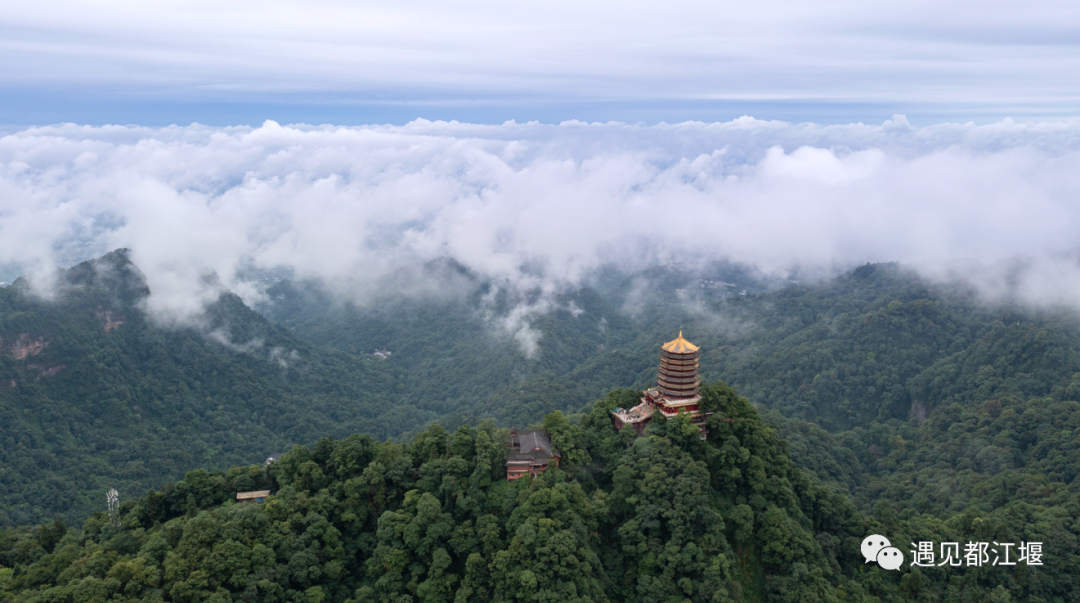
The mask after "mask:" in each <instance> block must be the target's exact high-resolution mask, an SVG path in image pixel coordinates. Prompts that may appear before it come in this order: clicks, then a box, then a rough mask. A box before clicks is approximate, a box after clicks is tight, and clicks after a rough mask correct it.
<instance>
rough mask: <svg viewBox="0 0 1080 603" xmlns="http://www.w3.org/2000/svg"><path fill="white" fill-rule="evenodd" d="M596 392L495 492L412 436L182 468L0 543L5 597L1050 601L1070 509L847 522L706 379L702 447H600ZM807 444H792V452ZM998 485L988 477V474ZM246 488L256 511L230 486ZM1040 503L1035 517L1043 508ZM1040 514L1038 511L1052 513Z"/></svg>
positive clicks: (1, 536)
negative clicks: (878, 556) (880, 563)
mask: <svg viewBox="0 0 1080 603" xmlns="http://www.w3.org/2000/svg"><path fill="white" fill-rule="evenodd" d="M638 395H639V392H635V391H631V390H617V391H614V392H612V393H611V394H610V395H608V396H607V397H606V398H604V399H603V400H600V401H598V402H597V403H596V404H595V405H594V407H593V409H592V410H591V411H590V412H589V413H587V414H584V415H581V416H579V417H573V418H572V419H573V420H568V418H566V417H564V416H563V415H562V413H559V412H556V413H552V414H550V415H548V416H547V417H546V418H545V420H544V422H543V427H544V428H545V429H546V430H547V431H548V432H549V433H550V434H551V436H552V441H553V443H555V444H556V445H557V446H559V447H560V450H561V453H562V462H561V463H560V467H559V468H555V467H551V468H549V469H548V471H547V472H545V473H544V474H543V475H542V476H540V477H538V478H535V479H532V478H528V477H526V478H523V479H519V480H517V481H515V482H508V481H506V479H505V472H504V468H503V466H502V462H501V460H502V459H503V458H505V454H506V443H505V442H506V441H507V430H506V429H499V428H497V427H496V426H495V424H494V422H491V421H488V422H485V423H482V424H481V425H479V426H476V427H466V426H461V427H459V428H457V429H456V430H455V431H454V432H453V433H449V432H447V431H446V430H445V429H443V428H442V427H441V426H439V425H433V426H431V427H429V428H428V429H426V430H424V431H423V432H421V433H419V434H418V435H417V436H416V437H415V438H414V439H413V440H412V441H411V442H410V443H409V444H408V445H400V444H394V443H391V442H386V443H379V442H377V441H375V440H374V439H372V438H371V437H369V436H364V435H354V436H350V437H349V438H347V439H345V440H337V441H335V440H333V439H331V438H324V439H322V440H319V441H318V442H317V443H316V444H315V445H314V446H313V447H312V448H310V449H309V448H306V447H303V446H297V447H294V448H293V449H292V450H291V451H290V452H289V453H288V454H286V455H285V456H284V457H282V458H281V459H280V460H278V461H277V462H275V463H273V464H271V465H270V466H269V467H268V468H263V467H261V466H257V465H256V466H250V467H234V468H232V469H230V470H228V471H223V472H207V471H205V470H197V471H193V472H190V473H188V474H187V475H186V476H185V477H184V479H183V480H181V481H179V482H177V483H175V484H169V485H167V486H165V487H164V488H162V489H160V490H157V491H153V492H150V493H149V494H147V495H146V496H145V497H142V498H139V499H135V500H128V501H126V502H125V503H124V504H123V505H121V507H120V509H119V510H118V512H117V514H116V516H115V517H111V516H109V515H108V514H106V513H103V512H99V513H97V514H95V515H94V516H93V517H92V518H91V519H89V520H87V521H86V522H85V523H84V525H83V527H82V529H69V528H67V527H66V526H65V525H64V524H63V523H62V522H60V521H56V522H53V523H49V524H45V525H42V526H39V527H37V528H18V529H9V530H7V531H4V532H0V563H2V564H3V565H4V566H5V568H6V569H3V570H0V599H3V600H11V601H71V602H82V601H106V600H122V601H159V600H167V601H231V600H241V601H324V600H331V601H379V602H384V601H386V602H389V601H418V602H427V601H455V602H460V603H464V602H465V601H480V602H483V601H567V602H574V601H592V602H600V601H643V602H644V601H711V602H725V601H765V600H768V601H904V600H920V601H976V600H990V601H994V602H1000V601H1013V600H1016V601H1021V600H1023V601H1067V600H1075V598H1076V596H1077V594H1080V578H1078V577H1077V576H1076V572H1075V571H1073V568H1074V567H1075V562H1076V560H1077V558H1076V553H1077V550H1076V536H1077V532H1078V530H1080V523H1077V522H1078V520H1080V504H1078V503H1077V500H1076V497H1075V495H1073V496H1068V495H1065V496H1057V497H1056V498H1055V497H1053V496H1051V497H1050V498H1047V499H1045V500H1042V501H1038V502H1036V503H1027V502H1019V501H1014V502H1012V503H1011V504H1007V505H1005V506H1004V507H1001V508H998V509H995V510H993V511H990V512H989V513H983V511H982V509H981V508H980V504H981V503H979V502H978V501H971V503H972V504H971V506H970V507H969V508H968V509H967V510H965V511H964V512H960V513H956V514H954V515H951V516H948V515H947V516H943V517H934V516H928V515H925V514H922V513H920V512H919V511H918V510H917V507H918V506H920V504H922V503H914V504H912V505H899V506H901V507H902V508H900V509H898V508H896V506H894V505H890V504H888V503H886V504H880V505H877V506H876V508H875V509H874V510H873V511H872V512H869V513H863V512H861V511H859V510H858V509H856V507H855V505H853V504H852V503H851V502H850V500H849V498H848V497H847V496H846V495H845V494H843V493H842V492H840V491H839V490H838V489H837V488H835V487H833V486H832V485H830V484H827V483H823V482H822V481H821V480H819V479H818V478H817V477H816V476H815V475H814V474H813V473H812V472H810V471H807V470H804V469H800V468H798V467H797V466H796V464H795V463H794V462H793V459H792V456H791V454H790V452H789V450H788V446H787V445H786V443H785V442H784V440H782V439H781V438H780V437H779V434H778V433H777V431H776V430H775V429H774V428H772V427H769V426H768V425H767V424H765V423H764V422H763V421H762V420H761V418H760V416H759V414H758V412H757V411H756V410H755V409H754V408H753V406H752V405H751V404H749V403H748V401H747V400H746V399H745V398H740V397H738V396H737V395H736V393H735V391H734V390H732V389H731V388H730V387H727V386H725V385H723V384H716V385H713V386H707V387H705V388H703V398H704V401H703V405H704V407H705V408H706V409H707V410H709V411H712V412H714V413H715V414H713V415H712V417H711V418H710V419H709V423H708V428H709V432H708V439H707V440H706V441H702V440H701V439H700V438H699V437H698V430H697V428H696V427H695V426H694V425H692V424H691V423H690V422H689V419H688V418H687V417H686V416H685V415H680V416H678V417H676V418H675V419H672V420H669V421H663V420H661V419H659V418H656V419H654V420H653V421H652V422H650V424H649V425H648V427H647V428H646V430H645V433H644V434H643V435H642V436H640V437H639V436H637V434H636V433H635V432H634V430H633V428H632V427H626V428H624V429H623V431H621V432H620V431H616V430H615V429H614V427H613V426H612V423H611V421H610V418H609V412H610V409H612V408H614V407H616V406H626V405H627V404H629V403H630V401H632V400H634V399H636V398H637V396H638ZM811 439H812V438H811ZM1006 480H1008V478H1006ZM252 488H268V489H271V490H272V491H273V492H274V495H273V496H271V497H270V498H269V499H268V500H267V501H266V502H265V503H262V504H255V503H236V502H234V500H233V499H234V496H235V493H236V492H237V491H246V490H249V489H252ZM1052 499H1053V500H1052ZM1055 502H1056V503H1059V504H1057V505H1055V506H1043V504H1040V503H1045V504H1046V505H1054V503H1055ZM870 533H888V534H891V535H893V537H894V541H895V542H903V543H906V542H907V541H908V539H909V538H910V539H912V540H918V539H926V538H941V539H955V540H957V541H960V542H964V541H970V540H980V541H981V540H1002V541H1008V540H1010V539H1012V540H1021V539H1025V540H1035V539H1036V538H1039V539H1042V540H1041V541H1042V542H1045V543H1046V546H1047V548H1048V553H1047V555H1046V558H1045V564H1044V565H1042V566H1028V565H1024V564H1020V565H1018V566H1016V567H1013V568H1008V569H1006V568H1000V567H996V568H995V567H963V566H962V567H944V568H928V569H919V568H907V567H905V568H903V570H902V571H897V572H889V571H886V570H884V569H882V568H880V567H877V566H876V565H869V566H868V565H866V564H865V563H864V560H863V558H862V556H861V555H860V554H859V545H860V542H861V540H862V539H863V537H864V536H865V535H867V534H870Z"/></svg>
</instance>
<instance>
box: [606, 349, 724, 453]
mask: <svg viewBox="0 0 1080 603" xmlns="http://www.w3.org/2000/svg"><path fill="white" fill-rule="evenodd" d="M699 349H700V348H698V346H696V345H694V344H692V343H690V342H689V341H687V340H685V339H683V336H682V331H679V336H678V337H676V338H675V339H673V340H671V341H669V342H667V343H665V344H664V345H663V346H661V347H660V370H659V371H658V373H657V376H656V387H652V388H649V389H647V390H645V392H644V393H643V395H642V396H641V403H640V404H638V405H637V406H635V407H633V408H630V409H623V408H616V409H615V410H613V411H611V420H612V423H614V425H615V429H622V428H623V426H625V425H633V426H634V429H636V430H637V432H638V433H639V434H640V433H641V432H642V431H643V430H644V429H645V424H646V423H648V422H649V419H651V418H652V416H653V413H654V412H656V411H659V412H660V414H661V415H663V416H664V418H666V419H670V418H672V417H674V416H675V415H677V414H679V412H680V411H682V412H685V413H687V414H689V415H690V420H691V421H692V422H693V423H694V424H696V425H697V427H698V431H699V432H701V439H703V440H704V439H705V436H706V431H705V420H706V419H708V415H711V414H712V413H706V412H704V411H702V410H701V405H700V403H701V393H700V392H701V377H699V376H698V368H699V356H698V350H699Z"/></svg>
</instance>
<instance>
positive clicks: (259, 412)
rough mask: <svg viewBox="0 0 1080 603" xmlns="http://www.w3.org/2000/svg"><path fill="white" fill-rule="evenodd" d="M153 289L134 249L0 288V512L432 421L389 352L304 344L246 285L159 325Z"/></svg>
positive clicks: (14, 519) (19, 518) (29, 509)
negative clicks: (45, 282)
mask: <svg viewBox="0 0 1080 603" xmlns="http://www.w3.org/2000/svg"><path fill="white" fill-rule="evenodd" d="M148 293H149V291H148V290H147V289H146V286H145V283H144V282H143V280H142V277H141V275H140V274H139V273H138V269H137V268H135V267H134V266H133V265H131V263H130V261H129V260H128V258H127V255H126V253H124V252H123V251H119V252H114V253H112V254H109V255H107V256H105V257H103V258H101V259H100V260H97V261H95V262H92V263H85V264H81V265H79V266H76V267H74V268H72V269H71V270H68V271H66V272H64V273H62V274H61V275H60V278H59V288H58V293H57V296H56V298H55V299H54V300H51V301H45V300H41V299H39V298H36V297H35V296H34V295H33V294H32V293H31V292H30V291H29V289H28V288H27V287H25V285H24V284H22V283H16V285H14V286H12V287H8V288H6V289H0V341H2V344H0V345H2V346H3V353H2V354H0V442H2V443H3V446H0V499H2V500H3V501H4V504H3V506H2V507H0V523H8V524H10V523H18V524H25V523H29V522H33V521H39V520H41V519H42V518H44V517H54V516H60V517H65V518H72V519H73V518H76V517H84V516H86V514H87V513H89V512H91V511H92V510H93V509H97V508H100V507H101V505H102V504H103V499H104V492H105V490H107V489H108V488H109V487H117V488H119V489H120V490H121V491H122V492H124V493H125V495H129V496H130V495H132V494H135V493H138V492H142V491H145V490H147V489H149V488H150V487H156V486H160V485H161V484H162V483H164V482H165V481H168V480H172V479H176V478H177V477H178V476H180V475H182V474H183V472H184V471H186V470H188V469H189V468H191V467H194V466H206V467H209V468H221V467H227V466H230V465H234V464H246V463H251V462H258V461H260V460H262V459H264V458H266V456H267V455H269V454H272V453H275V452H280V451H281V450H284V449H287V448H288V447H289V446H291V445H292V444H293V443H297V442H311V441H314V440H315V439H317V438H318V437H321V436H323V435H326V434H336V435H339V436H344V435H348V434H349V433H354V432H358V431H365V432H368V433H372V434H375V435H377V436H379V437H387V436H390V435H394V434H397V433H400V430H403V429H410V428H412V429H415V428H418V427H419V426H421V425H422V424H423V423H424V422H425V421H427V420H429V419H431V418H434V415H433V414H430V413H425V412H424V411H422V410H420V409H417V408H414V407H410V406H408V405H407V404H406V403H405V402H402V401H400V399H399V398H398V397H397V396H396V395H395V394H394V393H393V390H394V385H395V382H396V377H395V375H394V373H393V371H391V370H387V369H388V368H389V367H387V366H386V365H384V364H382V363H379V362H378V361H376V360H374V359H371V358H357V357H353V356H351V355H348V354H344V353H340V352H327V351H323V350H320V349H318V348H315V347H313V346H311V345H310V344H307V343H305V342H303V341H299V340H297V339H296V338H295V337H293V336H292V335H290V334H289V333H288V332H287V331H286V330H284V329H282V328H280V327H277V326H274V325H273V324H271V323H269V322H267V321H266V320H265V319H264V318H263V317H262V316H260V315H258V314H257V313H255V312H252V311H251V310H250V309H248V308H247V307H245V306H244V304H243V303H242V302H241V301H240V299H239V298H237V297H236V296H235V295H232V294H229V293H223V294H222V295H221V297H220V298H219V299H218V300H217V302H215V303H214V304H212V305H211V306H210V307H209V308H207V312H206V316H205V321H204V323H203V324H201V325H199V326H191V327H177V328H163V327H159V326H157V325H155V324H154V323H152V322H151V321H150V320H149V319H148V318H147V316H146V314H145V313H144V312H143V311H142V310H141V305H140V304H141V302H142V300H143V299H144V298H145V296H146V295H147V294H148Z"/></svg>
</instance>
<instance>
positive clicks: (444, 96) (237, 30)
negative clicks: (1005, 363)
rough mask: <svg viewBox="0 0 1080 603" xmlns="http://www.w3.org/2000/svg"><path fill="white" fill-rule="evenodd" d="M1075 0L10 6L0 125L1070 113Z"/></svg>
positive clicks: (847, 119) (872, 119)
mask: <svg viewBox="0 0 1080 603" xmlns="http://www.w3.org/2000/svg"><path fill="white" fill-rule="evenodd" d="M1078 6H1080V5H1078V4H1077V3H1076V2H1065V1H1056V0H1055V1H1042V2H1018V1H1007V2H1002V1H1000V0H989V1H980V2H975V1H956V0H949V1H944V2H940V1H936V2H929V1H913V2H880V1H858V2H856V1H837V0H827V1H824V2H814V3H806V2H798V1H794V0H767V1H764V2H754V3H747V2H724V1H721V2H665V3H659V2H611V1H602V2H568V1H559V0H556V1H551V2H545V3H542V4H541V3H527V2H502V1H500V2H495V1H475V0H473V1H467V2H456V3H444V2H434V1H431V2H428V1H409V2H394V3H389V2H382V3H372V2H332V1H326V0H317V1H314V2H303V3H300V2H279V1H269V2H254V1H239V2H229V3H220V2H208V1H202V2H168V1H166V2H153V3H145V2H131V1H124V0H113V1H101V0H99V1H89V2H87V1H82V2H65V1H48V0H46V1H44V2H35V3H12V5H11V6H9V7H7V8H6V9H5V11H4V12H3V14H0V124H6V125H7V126H8V129H9V130H10V129H11V127H12V126H15V127H18V126H25V125H43V124H51V123H60V122H75V123H88V124H103V123H121V124H129V123H137V124H142V125H156V126H160V125H169V124H173V123H176V124H189V123H192V122H199V123H204V124H210V125H236V124H246V125H258V124H260V123H262V121H263V120H265V119H274V120H276V121H278V122H280V123H314V124H319V123H334V124H346V125H358V124H372V123H394V124H399V125H400V124H403V123H406V122H408V121H411V120H412V119H414V118H417V117H423V118H426V119H432V120H436V119H442V120H451V119H456V120H459V121H468V122H475V123H502V122H503V121H506V120H507V119H516V120H517V121H519V122H523V121H530V120H540V121H542V122H545V123H558V122H560V121H563V120H568V119H580V120H585V121H610V120H616V121H624V122H628V123H636V122H641V121H643V122H646V123H650V124H652V123H658V122H661V121H665V122H679V121H686V120H700V121H728V120H730V119H734V118H736V117H739V116H741V115H752V116H754V117H757V118H759V119H780V120H784V121H790V122H802V121H813V122H817V123H853V122H859V121H862V122H866V123H881V122H882V121H883V120H884V119H887V118H888V117H890V116H891V115H893V114H896V113H902V114H905V115H907V116H908V119H909V120H910V121H911V123H913V124H915V125H930V124H934V123H942V122H945V121H953V122H961V123H963V122H967V121H975V122H976V123H989V122H993V121H997V120H1000V119H1001V118H1003V117H1006V116H1010V117H1012V118H1014V119H1020V120H1024V119H1029V120H1046V119H1050V120H1057V119H1069V118H1073V117H1076V116H1077V107H1078V106H1080V104H1078V103H1077V101H1078V100H1080V77H1077V75H1076V74H1077V73H1080V53H1078V44H1080V9H1078V8H1077V7H1078Z"/></svg>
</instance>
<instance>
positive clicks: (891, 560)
mask: <svg viewBox="0 0 1080 603" xmlns="http://www.w3.org/2000/svg"><path fill="white" fill-rule="evenodd" d="M877 564H878V565H880V566H881V567H882V568H884V569H887V570H895V569H900V566H901V565H904V554H903V553H901V552H900V549H898V548H896V547H894V546H887V547H885V548H883V549H881V550H880V551H878V554H877Z"/></svg>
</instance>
